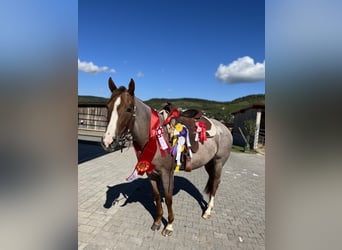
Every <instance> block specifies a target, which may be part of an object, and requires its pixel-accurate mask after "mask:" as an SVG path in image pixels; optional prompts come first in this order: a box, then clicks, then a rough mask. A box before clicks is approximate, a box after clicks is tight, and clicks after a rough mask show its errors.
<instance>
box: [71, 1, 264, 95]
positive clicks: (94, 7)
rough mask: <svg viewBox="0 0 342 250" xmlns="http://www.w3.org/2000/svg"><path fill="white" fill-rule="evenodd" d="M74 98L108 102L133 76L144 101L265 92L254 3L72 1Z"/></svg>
mask: <svg viewBox="0 0 342 250" xmlns="http://www.w3.org/2000/svg"><path fill="white" fill-rule="evenodd" d="M78 6H79V7H78V8H79V11H78V15H79V19H78V69H79V70H78V94H79V95H93V96H103V97H109V96H110V92H109V89H108V85H107V82H108V78H109V76H111V77H112V78H113V80H114V82H115V83H116V84H117V85H118V86H120V85H124V86H127V85H128V83H129V81H130V79H131V78H133V79H134V81H135V83H136V91H135V94H136V96H137V97H139V98H140V99H142V100H148V99H151V98H155V97H160V98H182V97H192V98H202V99H207V100H214V101H231V100H233V99H236V98H238V97H242V96H246V95H250V94H264V93H265V10H264V9H265V7H264V1H259V0H250V1H245V0H238V1H237V0H236V1H229V0H221V1H218V0H210V1H205V0H198V1H190V0H188V1H186V0H172V1H168V0H159V1H157V0H155V1H154V0H136V1H132V0H115V1H110V0H108V1H107V0H98V1H85V0H82V1H79V2H78Z"/></svg>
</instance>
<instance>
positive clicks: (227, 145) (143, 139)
mask: <svg viewBox="0 0 342 250" xmlns="http://www.w3.org/2000/svg"><path fill="white" fill-rule="evenodd" d="M108 84H109V88H110V90H111V92H112V95H111V97H110V99H109V102H108V105H107V106H108V126H107V130H106V133H105V135H104V136H103V140H102V146H103V148H104V149H105V150H107V151H113V150H114V149H115V148H117V144H118V143H119V142H120V141H122V140H123V138H125V137H126V136H127V135H128V134H131V136H132V138H133V143H134V145H137V146H138V147H139V148H144V146H145V145H146V144H147V142H148V141H149V133H150V118H151V107H149V106H148V105H146V104H144V103H143V102H142V101H141V100H140V99H138V98H137V97H135V95H134V90H135V83H134V81H133V79H131V81H130V83H129V87H128V89H126V88H125V87H123V86H121V87H119V88H118V87H116V85H115V84H114V82H113V80H112V79H111V78H109V80H108ZM159 119H160V126H163V121H164V118H163V117H161V115H159ZM210 120H211V122H212V124H213V125H214V126H215V127H216V135H215V136H213V137H208V138H207V140H206V141H205V142H204V143H203V144H201V143H200V145H199V148H198V151H197V152H196V153H194V154H193V155H192V158H191V165H192V169H196V168H200V167H202V166H205V169H206V171H207V172H208V175H209V179H208V182H207V185H206V188H205V191H206V192H207V193H208V194H209V203H208V206H207V209H206V211H205V212H204V214H203V215H202V217H203V218H205V219H207V218H209V217H210V213H211V210H212V208H213V207H214V198H215V194H216V190H217V188H218V185H219V183H220V179H221V173H222V168H223V166H224V164H225V162H226V161H227V160H228V157H229V155H230V151H231V147H232V135H231V133H230V131H229V129H228V128H227V127H226V126H225V125H223V124H222V123H220V122H218V121H217V120H215V119H210ZM163 130H164V136H165V137H167V131H166V130H167V129H166V128H164V129H163ZM152 164H154V165H155V168H154V170H153V172H152V173H151V174H148V177H149V180H150V182H151V184H152V189H153V196H154V200H155V203H156V209H157V213H156V218H155V220H154V222H153V224H152V227H151V229H152V230H159V229H160V227H161V224H162V216H163V209H162V204H161V198H160V191H159V188H158V187H159V186H160V184H162V187H163V189H164V195H165V202H166V205H167V210H168V224H167V226H166V227H165V228H164V230H163V231H162V235H164V236H171V235H172V232H173V227H172V223H173V220H174V215H173V210H172V194H173V187H174V168H175V158H174V157H172V156H171V154H170V153H166V155H162V153H161V151H160V149H159V147H158V149H157V151H156V153H155V156H154V158H153V160H152Z"/></svg>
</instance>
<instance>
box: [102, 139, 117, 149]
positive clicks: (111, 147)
mask: <svg viewBox="0 0 342 250" xmlns="http://www.w3.org/2000/svg"><path fill="white" fill-rule="evenodd" d="M101 146H102V148H103V149H104V150H105V151H106V152H114V151H115V150H116V149H117V148H118V147H119V141H118V140H116V139H113V141H112V142H111V143H110V144H108V145H106V144H105V143H104V138H102V140H101Z"/></svg>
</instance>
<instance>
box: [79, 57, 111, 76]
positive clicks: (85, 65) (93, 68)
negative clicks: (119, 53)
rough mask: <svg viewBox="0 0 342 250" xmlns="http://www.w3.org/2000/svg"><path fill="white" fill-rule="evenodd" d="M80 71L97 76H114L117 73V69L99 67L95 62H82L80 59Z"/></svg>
mask: <svg viewBox="0 0 342 250" xmlns="http://www.w3.org/2000/svg"><path fill="white" fill-rule="evenodd" d="M78 70H80V71H83V72H85V73H87V74H92V75H95V74H97V73H100V72H108V73H113V74H115V73H116V70H115V69H110V68H109V67H107V66H102V67H99V66H97V65H95V64H94V63H93V62H85V61H81V60H80V59H78Z"/></svg>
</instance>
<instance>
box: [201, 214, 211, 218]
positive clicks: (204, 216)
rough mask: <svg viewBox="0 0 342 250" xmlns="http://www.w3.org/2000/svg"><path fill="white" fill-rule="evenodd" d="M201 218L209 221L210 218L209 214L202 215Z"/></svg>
mask: <svg viewBox="0 0 342 250" xmlns="http://www.w3.org/2000/svg"><path fill="white" fill-rule="evenodd" d="M202 218H203V219H209V218H210V214H207V213H204V214H203V215H202Z"/></svg>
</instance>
